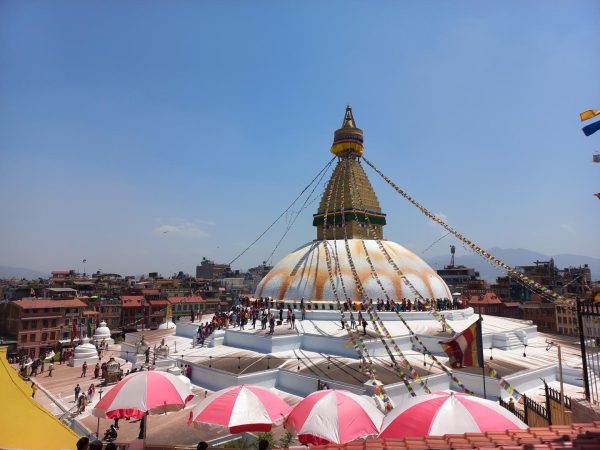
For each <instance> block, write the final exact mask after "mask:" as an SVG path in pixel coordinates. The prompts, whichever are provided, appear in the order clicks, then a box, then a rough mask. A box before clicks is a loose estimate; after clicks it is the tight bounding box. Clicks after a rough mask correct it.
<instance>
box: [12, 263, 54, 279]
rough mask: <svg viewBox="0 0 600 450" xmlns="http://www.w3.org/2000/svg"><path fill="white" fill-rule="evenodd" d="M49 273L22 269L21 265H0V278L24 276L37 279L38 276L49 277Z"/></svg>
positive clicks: (19, 277)
mask: <svg viewBox="0 0 600 450" xmlns="http://www.w3.org/2000/svg"><path fill="white" fill-rule="evenodd" d="M49 277H50V274H49V273H44V272H39V271H37V270H31V269H24V268H22V267H10V266H0V278H17V279H19V280H20V279H21V278H26V279H28V280H37V279H38V278H49Z"/></svg>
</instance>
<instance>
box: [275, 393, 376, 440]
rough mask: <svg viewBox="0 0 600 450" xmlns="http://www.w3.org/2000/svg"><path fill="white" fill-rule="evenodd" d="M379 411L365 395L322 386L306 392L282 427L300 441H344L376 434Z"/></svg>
mask: <svg viewBox="0 0 600 450" xmlns="http://www.w3.org/2000/svg"><path fill="white" fill-rule="evenodd" d="M382 421H383V413H382V412H381V411H379V409H377V407H376V406H375V403H374V402H373V401H372V400H371V399H370V398H368V397H365V396H362V395H356V394H353V393H352V392H348V391H343V390H335V389H334V390H325V391H317V392H314V393H312V394H310V395H309V396H308V397H306V398H305V399H304V400H302V401H301V402H300V403H298V405H296V407H295V408H294V409H293V410H292V412H291V413H290V415H289V416H288V418H287V420H286V427H287V428H289V429H292V430H294V431H295V432H296V434H297V435H298V440H299V441H300V442H301V443H303V444H316V445H320V444H330V443H334V444H345V443H346V442H350V441H353V440H355V439H359V438H364V437H367V436H371V435H376V434H378V433H379V430H380V429H381V424H382Z"/></svg>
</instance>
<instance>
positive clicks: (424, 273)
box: [255, 239, 452, 301]
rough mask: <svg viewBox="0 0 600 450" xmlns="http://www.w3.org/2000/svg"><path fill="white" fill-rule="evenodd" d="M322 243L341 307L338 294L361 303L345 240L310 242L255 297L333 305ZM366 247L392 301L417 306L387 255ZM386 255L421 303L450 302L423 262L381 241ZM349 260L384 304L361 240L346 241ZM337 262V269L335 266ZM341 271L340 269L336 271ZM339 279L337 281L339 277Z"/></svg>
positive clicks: (370, 293) (284, 262)
mask: <svg viewBox="0 0 600 450" xmlns="http://www.w3.org/2000/svg"><path fill="white" fill-rule="evenodd" d="M324 242H327V246H328V250H329V255H330V258H331V278H333V280H334V285H335V287H336V290H337V292H338V297H339V298H340V301H345V296H344V293H343V288H342V280H341V279H342V278H343V284H344V287H345V290H346V294H347V295H348V297H349V298H350V300H351V301H360V300H361V298H360V294H359V293H358V292H357V289H356V287H355V283H354V277H353V275H352V269H351V267H350V261H349V260H350V258H348V254H347V252H346V246H345V243H344V240H343V239H337V240H331V239H330V240H327V241H314V242H310V243H308V244H306V245H304V246H302V247H300V248H299V249H298V250H295V251H294V252H292V253H290V254H289V255H287V256H286V257H284V258H283V259H282V260H281V261H279V262H278V263H277V264H276V265H275V267H273V269H271V271H270V272H269V273H268V274H267V275H266V276H265V277H264V278H263V279H262V281H261V282H260V283H259V285H258V287H257V288H256V293H255V297H257V298H260V297H273V298H274V299H276V300H283V299H285V300H300V299H302V298H304V299H305V300H331V301H335V296H334V294H333V292H332V289H331V282H330V273H329V269H328V267H327V260H326V255H325V247H324V245H325V244H324ZM363 242H364V244H365V247H366V248H367V253H368V256H369V259H370V260H371V262H372V264H373V268H374V269H375V272H376V273H377V275H378V277H379V281H380V282H381V284H382V285H383V286H384V288H385V290H386V292H387V294H388V295H389V297H390V298H391V299H393V300H396V301H398V300H402V299H403V298H406V299H410V300H411V301H414V300H415V294H414V293H413V291H412V290H411V289H410V288H409V287H408V286H406V284H405V283H404V282H403V280H402V278H401V277H400V276H399V275H398V272H396V270H395V269H394V267H393V266H392V264H390V263H389V262H388V259H387V257H386V254H385V253H384V252H383V251H381V249H380V248H379V246H378V245H377V242H376V241H375V240H372V239H371V240H368V239H365V240H364V241H363ZM380 242H381V244H382V245H383V247H384V248H385V250H386V252H387V254H388V255H389V256H390V258H391V259H392V260H393V261H394V263H395V264H396V266H397V267H398V269H400V271H401V272H402V274H403V275H404V276H405V277H406V278H407V279H408V280H409V281H410V283H411V284H412V285H413V287H414V288H415V289H416V290H417V291H418V292H419V293H420V294H421V295H422V296H423V297H424V298H444V297H445V298H452V296H451V294H450V290H449V289H448V286H447V285H446V283H444V280H442V278H441V277H440V276H439V275H438V274H437V273H436V272H435V271H434V270H433V269H432V268H431V267H430V266H429V265H428V264H427V263H426V262H425V261H423V260H422V259H421V258H419V257H418V256H417V255H415V254H414V253H413V252H411V251H410V250H408V249H406V248H404V247H403V246H401V245H400V244H397V243H395V242H392V241H383V240H382V241H380ZM348 246H349V248H350V256H351V259H352V261H353V263H354V266H355V268H356V272H357V274H358V277H359V278H360V280H361V283H362V285H363V287H364V289H365V291H366V293H367V296H368V297H369V298H372V299H373V300H376V299H378V298H379V299H382V300H385V295H384V294H383V291H382V289H381V287H380V286H379V284H378V283H377V280H375V279H374V278H373V276H372V270H371V266H370V264H369V263H368V262H367V259H366V254H365V250H364V248H363V245H362V242H361V239H349V240H348ZM336 260H337V264H336ZM338 266H339V269H338V268H337V267H338ZM340 274H341V277H340Z"/></svg>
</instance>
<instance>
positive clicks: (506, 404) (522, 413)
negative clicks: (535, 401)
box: [498, 399, 527, 423]
mask: <svg viewBox="0 0 600 450" xmlns="http://www.w3.org/2000/svg"><path fill="white" fill-rule="evenodd" d="M498 402H499V403H500V406H502V407H503V408H506V409H508V410H509V411H510V412H511V413H513V414H514V415H515V416H517V417H518V418H519V419H520V420H521V422H524V423H527V418H526V417H525V411H521V410H520V409H517V408H516V407H515V405H514V403H512V402H510V401H509V402H505V401H504V400H502V399H499V400H498Z"/></svg>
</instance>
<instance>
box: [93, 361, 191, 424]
mask: <svg viewBox="0 0 600 450" xmlns="http://www.w3.org/2000/svg"><path fill="white" fill-rule="evenodd" d="M193 397H194V394H192V391H191V388H190V385H189V384H186V383H184V382H183V381H181V380H180V379H179V378H178V377H176V376H175V375H172V374H170V373H168V372H161V371H157V370H145V371H142V372H136V373H132V374H131V375H128V376H126V377H125V378H123V379H122V380H121V381H120V382H119V383H118V384H117V385H116V386H115V387H113V388H112V389H111V390H110V391H108V393H107V394H106V395H105V396H104V397H102V400H100V401H99V402H98V403H97V404H96V407H95V408H94V409H93V410H92V414H93V415H94V416H96V417H101V418H105V417H106V418H108V419H119V418H121V417H134V418H136V419H140V418H142V417H143V416H144V415H145V414H146V413H147V414H163V413H166V412H173V411H179V410H180V409H183V408H184V407H185V405H186V404H187V402H189V401H190V400H191V399H192V398H193Z"/></svg>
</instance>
